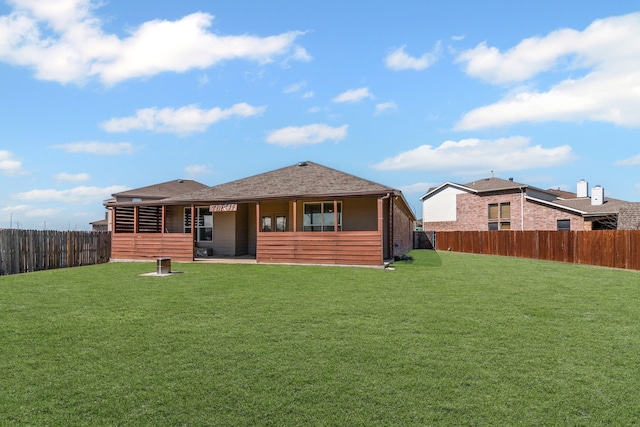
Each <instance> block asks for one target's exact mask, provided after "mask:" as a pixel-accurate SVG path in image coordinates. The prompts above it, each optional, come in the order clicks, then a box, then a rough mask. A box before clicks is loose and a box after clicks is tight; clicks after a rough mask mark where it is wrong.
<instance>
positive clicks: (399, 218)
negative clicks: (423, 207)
mask: <svg viewBox="0 0 640 427" xmlns="http://www.w3.org/2000/svg"><path fill="white" fill-rule="evenodd" d="M413 228H414V227H413V220H411V219H410V218H409V217H408V216H407V213H406V212H404V211H403V210H402V209H400V208H399V207H398V203H393V255H394V256H398V255H404V254H406V253H407V252H409V251H410V250H411V249H413Z"/></svg>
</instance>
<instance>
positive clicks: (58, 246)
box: [0, 229, 111, 275]
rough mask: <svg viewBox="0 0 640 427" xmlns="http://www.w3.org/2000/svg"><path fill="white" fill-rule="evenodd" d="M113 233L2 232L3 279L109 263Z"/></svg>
mask: <svg viewBox="0 0 640 427" xmlns="http://www.w3.org/2000/svg"><path fill="white" fill-rule="evenodd" d="M110 256H111V233H107V232H86V231H52V230H47V231H38V230H15V229H10V230H0V275H7V274H17V273H26V272H29V271H39V270H50V269H54V268H64V267H77V266H80V265H91V264H101V263H106V262H109V258H110Z"/></svg>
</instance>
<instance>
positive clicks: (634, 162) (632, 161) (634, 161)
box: [615, 154, 640, 166]
mask: <svg viewBox="0 0 640 427" xmlns="http://www.w3.org/2000/svg"><path fill="white" fill-rule="evenodd" d="M615 164H616V165H618V166H638V165H640V154H637V155H635V156H632V157H629V158H628V159H624V160H618V161H617V162H616V163H615Z"/></svg>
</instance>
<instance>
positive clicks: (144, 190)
mask: <svg viewBox="0 0 640 427" xmlns="http://www.w3.org/2000/svg"><path fill="white" fill-rule="evenodd" d="M203 188H209V187H208V186H207V185H205V184H202V183H200V182H198V181H193V180H191V179H176V180H173V181H167V182H163V183H160V184H154V185H148V186H146V187H140V188H135V189H133V190H127V191H122V192H120V193H115V194H112V196H113V197H115V198H116V200H117V199H118V198H141V199H158V200H159V199H164V198H166V197H171V196H176V195H178V194H184V193H188V192H192V191H196V190H201V189H203Z"/></svg>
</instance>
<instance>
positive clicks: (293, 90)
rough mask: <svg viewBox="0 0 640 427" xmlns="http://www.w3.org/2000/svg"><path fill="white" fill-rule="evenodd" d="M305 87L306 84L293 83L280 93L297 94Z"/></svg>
mask: <svg viewBox="0 0 640 427" xmlns="http://www.w3.org/2000/svg"><path fill="white" fill-rule="evenodd" d="M306 85H307V83H306V82H298V83H293V84H291V85H289V86H287V87H285V88H284V89H283V90H282V92H284V93H296V92H299V91H300V90H302V89H303V88H304V87H305V86H306Z"/></svg>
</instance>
